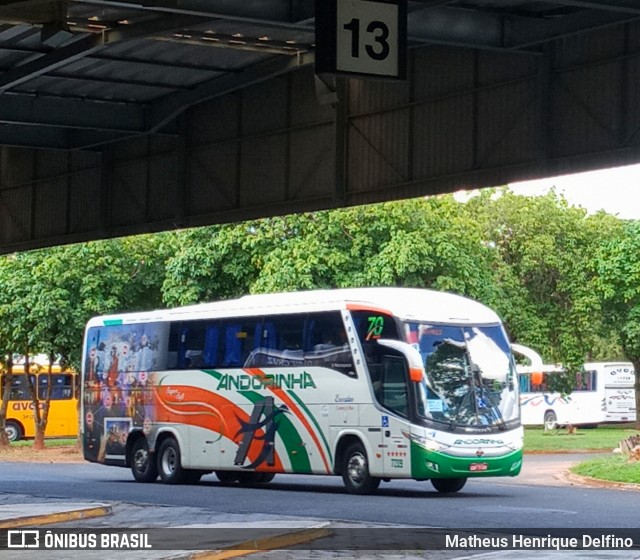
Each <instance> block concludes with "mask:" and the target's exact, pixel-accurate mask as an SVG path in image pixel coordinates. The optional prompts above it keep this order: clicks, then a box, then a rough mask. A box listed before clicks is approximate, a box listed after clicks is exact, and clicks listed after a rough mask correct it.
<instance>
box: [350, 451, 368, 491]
mask: <svg viewBox="0 0 640 560" xmlns="http://www.w3.org/2000/svg"><path fill="white" fill-rule="evenodd" d="M347 470H348V472H349V478H350V479H351V480H352V481H353V482H354V483H355V484H361V483H362V481H363V480H364V477H365V475H366V472H367V461H366V460H365V458H364V456H363V455H362V454H361V453H355V454H354V455H352V456H351V458H350V459H349V465H348V466H347Z"/></svg>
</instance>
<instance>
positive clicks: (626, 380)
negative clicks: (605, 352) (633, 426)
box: [584, 362, 636, 422]
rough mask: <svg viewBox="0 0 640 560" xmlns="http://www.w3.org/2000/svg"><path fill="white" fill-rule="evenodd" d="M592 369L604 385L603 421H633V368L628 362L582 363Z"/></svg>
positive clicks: (634, 399) (634, 401)
mask: <svg viewBox="0 0 640 560" xmlns="http://www.w3.org/2000/svg"><path fill="white" fill-rule="evenodd" d="M584 369H585V371H594V372H596V375H597V376H598V381H601V383H602V385H603V387H604V405H605V418H604V421H605V422H635V420H636V395H635V389H634V382H635V370H634V369H633V365H632V364H631V363H629V362H593V363H586V364H585V365H584Z"/></svg>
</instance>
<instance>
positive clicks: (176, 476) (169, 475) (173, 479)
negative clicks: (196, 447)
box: [158, 437, 187, 484]
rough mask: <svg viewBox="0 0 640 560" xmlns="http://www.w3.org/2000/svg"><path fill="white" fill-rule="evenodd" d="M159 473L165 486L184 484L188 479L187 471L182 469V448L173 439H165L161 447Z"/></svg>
mask: <svg viewBox="0 0 640 560" xmlns="http://www.w3.org/2000/svg"><path fill="white" fill-rule="evenodd" d="M158 472H159V473H160V479H161V480H162V482H164V483H165V484H182V483H183V482H184V481H185V480H186V478H187V471H186V470H185V469H183V468H182V461H181V458H180V446H179V445H178V442H177V441H176V440H175V439H173V438H172V437H171V438H167V439H165V440H164V441H163V442H162V444H161V445H160V450H159V451H158Z"/></svg>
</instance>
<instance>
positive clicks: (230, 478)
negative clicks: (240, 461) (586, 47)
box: [216, 471, 239, 484]
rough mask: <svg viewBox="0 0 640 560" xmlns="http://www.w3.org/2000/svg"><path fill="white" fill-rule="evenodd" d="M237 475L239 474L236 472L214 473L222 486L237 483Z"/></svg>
mask: <svg viewBox="0 0 640 560" xmlns="http://www.w3.org/2000/svg"><path fill="white" fill-rule="evenodd" d="M238 474H239V473H238V472H237V471H216V476H217V477H218V480H219V481H220V482H222V484H233V483H234V482H238Z"/></svg>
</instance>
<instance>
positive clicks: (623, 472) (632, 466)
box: [571, 455, 640, 484]
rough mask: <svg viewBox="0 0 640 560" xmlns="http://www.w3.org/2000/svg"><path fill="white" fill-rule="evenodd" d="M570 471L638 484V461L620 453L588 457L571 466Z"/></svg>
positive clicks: (639, 479)
mask: <svg viewBox="0 0 640 560" xmlns="http://www.w3.org/2000/svg"><path fill="white" fill-rule="evenodd" d="M571 472H573V473H575V474H578V475H580V476H590V477H591V478H597V479H599V480H608V481H611V482H624V483H631V484H640V462H639V461H633V462H630V461H628V460H627V458H626V457H623V456H622V455H605V456H603V457H598V458H596V459H590V460H589V461H584V462H583V463H579V464H578V465H576V466H575V467H572V468H571Z"/></svg>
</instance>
